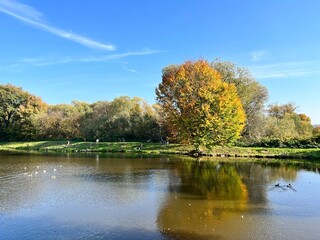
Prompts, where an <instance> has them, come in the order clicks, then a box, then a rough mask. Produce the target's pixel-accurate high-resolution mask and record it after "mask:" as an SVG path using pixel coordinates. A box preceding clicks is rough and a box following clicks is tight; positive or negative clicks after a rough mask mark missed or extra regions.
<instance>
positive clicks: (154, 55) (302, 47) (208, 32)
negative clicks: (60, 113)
mask: <svg viewBox="0 0 320 240" xmlns="http://www.w3.org/2000/svg"><path fill="white" fill-rule="evenodd" d="M319 9H320V1H318V0H308V1H302V0H301V1H298V0H259V1H257V0H251V1H250V0H242V1H238V0H221V1H214V0H199V1H195V0H161V1H150V0H135V1H132V0H108V1H107V0H92V1H84V0H66V1H41V0H20V1H13V0H0V30H1V38H0V84H5V83H11V84H14V85H17V86H20V87H22V88H23V89H25V90H27V91H29V92H30V93H32V94H35V95H37V96H40V97H42V99H43V100H44V101H45V102H47V103H49V104H57V103H71V101H72V100H80V101H85V102H89V103H92V102H95V101H98V100H112V99H114V98H115V97H118V96H121V95H127V96H131V97H133V96H139V97H142V98H144V99H146V100H147V101H148V102H149V103H154V101H155V87H156V86H157V85H158V84H159V83H160V82H161V71H162V69H163V68H164V67H165V66H167V65H170V64H180V63H183V62H184V61H186V60H197V59H199V58H203V59H207V60H208V61H210V62H211V61H213V60H214V59H216V58H220V59H221V60H226V61H232V62H234V63H236V64H238V65H239V66H243V67H246V68H248V69H249V70H250V72H251V73H252V74H253V76H254V77H255V78H256V80H257V81H259V82H260V83H261V84H262V85H264V86H266V87H267V88H268V90H269V100H268V103H279V104H284V103H288V102H294V103H295V104H296V105H297V106H298V107H299V109H298V111H299V112H301V113H305V114H307V115H308V116H310V117H311V119H312V122H313V123H314V124H315V123H320V107H319V102H320V93H319V92H320V91H319V89H320V81H319V80H320V79H319V78H320V15H319Z"/></svg>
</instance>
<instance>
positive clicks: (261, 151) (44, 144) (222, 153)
mask: <svg viewBox="0 0 320 240" xmlns="http://www.w3.org/2000/svg"><path fill="white" fill-rule="evenodd" d="M0 150H4V151H12V150H13V151H15V150H20V151H38V152H49V151H50V152H101V153H139V154H152V155H163V154H165V155H185V156H192V157H221V158H279V159H308V160H320V149H318V148H310V149H298V148H263V147H214V148H213V149H212V150H210V151H207V152H203V153H201V154H198V153H195V152H194V151H193V148H192V146H190V145H182V144H160V143H146V142H99V143H94V142H71V143H70V144H67V142H66V141H35V142H0Z"/></svg>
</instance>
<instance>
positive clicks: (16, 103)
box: [0, 84, 47, 140]
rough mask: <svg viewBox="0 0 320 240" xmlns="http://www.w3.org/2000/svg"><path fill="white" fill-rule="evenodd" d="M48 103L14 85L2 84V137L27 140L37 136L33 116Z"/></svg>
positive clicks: (0, 122) (0, 127)
mask: <svg viewBox="0 0 320 240" xmlns="http://www.w3.org/2000/svg"><path fill="white" fill-rule="evenodd" d="M46 107H47V105H46V104H45V103H44V102H43V101H42V100H41V98H38V97H36V96H34V95H31V94H30V93H28V92H26V91H23V90H22V88H19V87H15V86H13V85H10V84H7V85H0V138H1V140H26V139H32V138H34V136H35V132H36V131H35V128H34V126H33V118H34V117H35V115H37V114H39V113H41V112H42V111H45V109H46Z"/></svg>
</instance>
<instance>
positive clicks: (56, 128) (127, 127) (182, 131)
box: [0, 60, 320, 150]
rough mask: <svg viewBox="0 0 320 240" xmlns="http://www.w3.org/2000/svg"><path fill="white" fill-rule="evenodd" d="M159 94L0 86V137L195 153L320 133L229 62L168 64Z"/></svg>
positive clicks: (295, 111) (290, 139) (307, 136)
mask: <svg viewBox="0 0 320 240" xmlns="http://www.w3.org/2000/svg"><path fill="white" fill-rule="evenodd" d="M156 99H157V102H156V104H153V105H150V104H148V103H147V102H146V101H145V100H143V99H141V98H138V97H133V98H131V97H127V96H122V97H118V98H115V99H114V100H112V101H98V102H95V103H91V104H90V103H86V102H80V101H73V102H72V103H71V104H57V105H49V104H47V103H45V102H43V101H42V99H41V98H40V97H37V96H34V95H32V94H30V93H28V92H26V91H24V90H23V89H22V88H19V87H17V86H13V85H10V84H7V85H0V140H1V141H19V140H58V139H59V140H60V139H70V140H71V139H74V140H82V141H83V140H84V141H93V140H95V139H97V138H98V139H100V140H102V141H156V142H158V141H171V142H181V143H187V144H192V145H194V146H195V148H196V149H198V150H199V149H200V148H202V147H203V148H211V147H212V146H215V145H228V144H242V145H259V144H260V145H261V144H262V143H264V144H267V143H268V144H269V145H271V146H272V143H284V142H288V141H289V142H290V141H291V142H292V141H293V140H295V141H296V140H298V141H300V140H304V141H306V139H309V140H310V139H314V138H317V137H318V138H319V136H320V127H319V126H318V127H313V126H312V124H311V120H310V118H309V117H308V116H307V115H305V114H301V113H300V114H299V113H297V107H296V106H295V105H294V104H293V103H287V104H283V105H279V104H272V105H269V106H266V101H267V99H268V91H267V89H266V88H265V87H264V86H262V85H261V84H260V83H259V82H257V81H256V80H255V79H254V77H253V76H252V75H251V74H250V72H249V71H248V70H247V69H246V68H243V67H239V66H237V65H236V64H234V63H231V62H223V61H219V60H216V61H214V62H212V63H209V62H208V61H205V60H198V61H187V62H185V63H183V64H181V65H170V66H167V67H166V68H164V69H163V74H162V81H161V83H160V84H159V85H158V87H157V88H156ZM278 145H279V144H278ZM280 145H281V144H280Z"/></svg>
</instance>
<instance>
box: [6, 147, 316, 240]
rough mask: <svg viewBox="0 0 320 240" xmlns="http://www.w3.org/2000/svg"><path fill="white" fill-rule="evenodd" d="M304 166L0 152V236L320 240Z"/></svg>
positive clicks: (311, 177)
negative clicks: (289, 185) (277, 185)
mask: <svg viewBox="0 0 320 240" xmlns="http://www.w3.org/2000/svg"><path fill="white" fill-rule="evenodd" d="M304 168H305V166H304V165H303V164H302V165H301V164H300V165H299V164H297V165H294V164H291V165H287V164H285V163H284V162H276V163H274V164H265V163H254V162H243V161H240V162H239V161H238V162H235V161H232V160H229V161H227V162H221V159H220V162H219V160H216V161H210V162H203V161H190V160H181V159H174V158H171V157H163V158H148V157H141V158H132V157H130V158H129V157H126V156H125V155H101V154H100V155H97V154H89V155H88V154H86V155H85V154H79V155H48V154H47V155H41V154H16V153H15V154H13V153H10V154H9V153H0V239H320V175H319V172H318V168H317V166H316V165H314V166H312V165H311V166H309V167H308V170H306V169H304ZM277 183H279V185H280V186H279V187H276V186H275V185H276V184H277ZM289 183H290V184H291V187H288V186H287V185H288V184H289Z"/></svg>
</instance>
